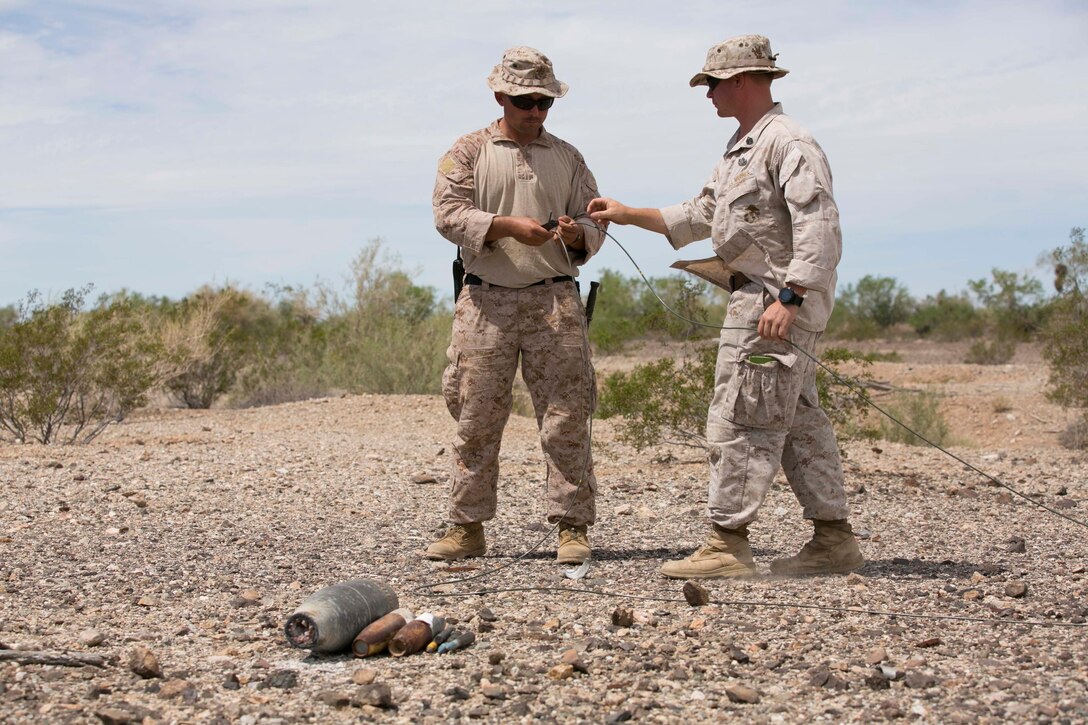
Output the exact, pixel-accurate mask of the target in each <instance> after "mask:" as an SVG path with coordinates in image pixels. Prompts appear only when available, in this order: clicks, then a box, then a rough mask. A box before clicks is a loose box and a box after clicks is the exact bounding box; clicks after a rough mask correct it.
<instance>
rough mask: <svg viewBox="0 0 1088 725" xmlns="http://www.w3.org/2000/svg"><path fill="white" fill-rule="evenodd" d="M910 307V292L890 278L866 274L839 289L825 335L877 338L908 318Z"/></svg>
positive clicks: (857, 338) (911, 306)
mask: <svg viewBox="0 0 1088 725" xmlns="http://www.w3.org/2000/svg"><path fill="white" fill-rule="evenodd" d="M913 309H914V300H913V298H912V297H911V296H910V293H909V292H908V291H907V289H906V287H904V286H903V285H902V284H900V283H899V282H898V281H896V280H895V279H894V278H892V277H874V276H872V275H866V276H865V277H862V278H861V279H860V280H858V281H857V283H856V284H848V285H846V286H845V287H843V288H842V289H841V290H839V294H838V298H837V299H836V301H835V309H834V310H833V311H832V314H831V320H829V321H828V327H827V331H828V335H829V336H831V337H835V338H841V339H851V340H864V339H869V338H873V337H877V336H879V335H882V334H886V333H887V331H888V330H889V329H890V328H892V327H894V326H895V325H898V324H900V323H903V322H906V321H907V320H908V319H910V315H911V313H912V311H913Z"/></svg>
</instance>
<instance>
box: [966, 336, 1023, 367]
mask: <svg viewBox="0 0 1088 725" xmlns="http://www.w3.org/2000/svg"><path fill="white" fill-rule="evenodd" d="M1015 354H1016V341H1015V340H1010V339H1000V338H999V339H997V340H994V341H992V342H987V341H986V340H979V341H978V342H975V343H974V344H973V345H971V349H970V350H968V351H967V357H966V358H965V359H964V362H966V363H968V364H969V365H1004V364H1005V363H1007V362H1009V361H1010V360H1012V356H1013V355H1015Z"/></svg>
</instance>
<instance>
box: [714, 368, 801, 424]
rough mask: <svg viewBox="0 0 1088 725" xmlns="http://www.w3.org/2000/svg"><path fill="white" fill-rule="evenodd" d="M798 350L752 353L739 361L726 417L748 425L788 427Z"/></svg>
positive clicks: (791, 415) (793, 397) (730, 385)
mask: <svg viewBox="0 0 1088 725" xmlns="http://www.w3.org/2000/svg"><path fill="white" fill-rule="evenodd" d="M796 361H797V356H796V355H795V354H782V353H763V354H755V353H753V354H750V355H746V356H744V357H742V358H741V359H740V360H738V361H737V363H736V367H735V368H734V370H733V375H732V377H731V378H730V379H729V385H728V387H727V388H726V396H725V406H724V411H725V412H724V414H723V417H725V418H726V419H728V420H730V421H732V422H734V423H736V424H737V425H742V426H745V427H748V428H763V429H767V430H777V431H783V430H788V429H789V427H790V425H791V423H792V422H793V412H794V411H793V405H792V404H791V401H793V400H794V399H795V398H796V394H795V389H796V387H797V386H796V380H795V379H796V374H795V371H794V369H793V366H794V363H795V362H796Z"/></svg>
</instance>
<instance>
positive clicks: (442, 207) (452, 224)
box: [431, 138, 496, 255]
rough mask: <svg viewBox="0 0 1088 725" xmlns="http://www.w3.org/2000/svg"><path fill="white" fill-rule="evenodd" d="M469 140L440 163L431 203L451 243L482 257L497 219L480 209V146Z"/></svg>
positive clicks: (437, 223)
mask: <svg viewBox="0 0 1088 725" xmlns="http://www.w3.org/2000/svg"><path fill="white" fill-rule="evenodd" d="M468 140H469V143H464V142H459V143H458V144H457V145H456V146H454V147H453V148H452V149H450V150H449V152H448V153H447V154H446V155H445V156H443V157H442V159H441V160H440V161H439V162H438V174H437V176H436V177H435V185H434V194H433V196H432V200H431V201H432V206H433V207H434V226H435V229H437V230H438V233H439V234H441V235H442V236H443V237H445V238H446V239H448V240H449V241H451V242H453V243H454V244H456V245H458V246H460V247H463V248H464V249H466V250H468V251H471V252H473V253H474V254H477V255H482V254H484V253H485V246H486V245H487V241H486V238H485V237H486V235H487V231H488V230H489V229H490V228H491V222H492V220H494V218H495V216H496V215H495V214H491V213H489V212H486V211H483V210H482V209H480V208H479V207H477V206H476V203H475V192H476V187H475V181H474V179H473V171H472V166H473V162H474V159H475V156H476V152H477V151H478V150H479V144H478V143H476V144H474V143H471V141H472V140H473V139H471V138H469V139H468ZM462 141H464V140H462Z"/></svg>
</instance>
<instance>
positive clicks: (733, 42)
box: [688, 35, 789, 88]
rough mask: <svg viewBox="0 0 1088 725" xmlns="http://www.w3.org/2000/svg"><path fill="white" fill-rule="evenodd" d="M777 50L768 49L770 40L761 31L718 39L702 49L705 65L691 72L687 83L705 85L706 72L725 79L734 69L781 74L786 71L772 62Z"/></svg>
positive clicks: (729, 76)
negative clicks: (704, 54) (709, 46)
mask: <svg viewBox="0 0 1088 725" xmlns="http://www.w3.org/2000/svg"><path fill="white" fill-rule="evenodd" d="M777 59H778V55H777V54H772V53H771V41H769V40H767V39H766V38H765V37H763V36H762V35H738V36H736V37H735V38H730V39H729V40H725V41H722V42H721V43H718V44H717V45H715V46H714V47H713V48H711V49H710V50H708V51H707V52H706V65H704V66H703V70H702V71H700V72H699V73H696V74H695V75H694V76H692V78H691V80H690V81H688V85H690V86H691V87H692V88H694V87H695V86H705V85H707V82H706V79H707V76H712V77H714V78H721V79H722V80H725V79H727V78H732V77H733V76H735V75H737V74H738V73H769V74H770V75H771V77H772V78H781V77H782V76H784V75H786V74H787V73H789V71H788V70H786V69H785V68H779V67H778V66H776V65H775V64H774V62H775V60H777Z"/></svg>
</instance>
